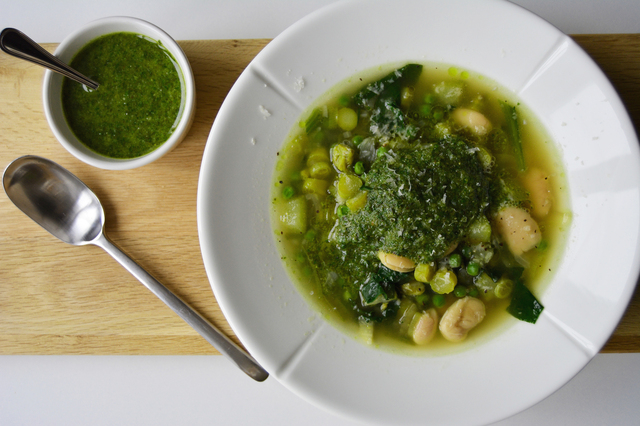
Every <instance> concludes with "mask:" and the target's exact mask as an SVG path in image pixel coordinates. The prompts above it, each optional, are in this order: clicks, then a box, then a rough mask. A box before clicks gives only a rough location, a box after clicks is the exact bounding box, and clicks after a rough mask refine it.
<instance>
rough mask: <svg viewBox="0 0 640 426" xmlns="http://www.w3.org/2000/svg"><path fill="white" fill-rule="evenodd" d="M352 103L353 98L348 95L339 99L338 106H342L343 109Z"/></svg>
mask: <svg viewBox="0 0 640 426" xmlns="http://www.w3.org/2000/svg"><path fill="white" fill-rule="evenodd" d="M350 102H351V98H350V97H349V96H347V95H342V96H340V97H339V98H338V104H339V105H340V106H343V107H345V106H348V105H349V103H350Z"/></svg>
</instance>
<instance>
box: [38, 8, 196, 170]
mask: <svg viewBox="0 0 640 426" xmlns="http://www.w3.org/2000/svg"><path fill="white" fill-rule="evenodd" d="M115 32H132V33H137V34H142V35H144V36H147V37H149V38H151V39H153V40H157V41H159V42H161V43H162V45H163V46H164V47H165V48H166V49H167V50H168V51H169V52H170V53H171V54H172V55H173V57H174V58H175V60H176V62H177V63H178V66H179V68H180V71H181V73H179V74H180V77H181V83H182V84H183V88H184V94H183V99H182V101H183V107H182V111H181V117H180V119H179V121H178V124H177V125H176V128H175V130H174V132H173V133H172V134H171V136H170V137H169V139H167V141H166V142H164V143H163V144H162V145H160V146H159V147H158V148H156V149H155V150H154V151H152V152H150V153H148V154H146V155H144V156H141V157H137V158H131V159H118V158H110V157H106V156H104V155H101V154H99V153H97V152H95V151H93V150H91V149H89V148H88V147H87V146H86V145H84V144H83V143H82V142H80V141H79V140H78V138H77V137H76V136H75V134H74V133H73V131H72V130H71V129H70V128H69V125H68V124H67V121H66V119H65V116H64V112H63V110H62V97H61V90H62V81H63V79H64V78H65V77H63V76H61V75H60V74H58V73H55V72H53V71H49V70H47V71H46V72H45V76H44V84H43V90H42V95H43V102H44V112H45V115H46V117H47V122H48V123H49V127H51V130H52V131H53V133H54V135H55V137H56V138H57V139H58V141H59V142H60V143H61V144H62V146H64V147H65V148H66V149H67V151H69V152H70V153H71V154H72V155H73V156H75V157H76V158H78V159H79V160H81V161H84V162H85V163H87V164H90V165H92V166H95V167H99V168H102V169H108V170H125V169H133V168H136V167H140V166H144V165H146V164H149V163H151V162H153V161H155V160H157V159H159V158H161V157H162V156H164V155H165V154H167V153H168V152H170V151H171V150H173V149H174V148H175V147H176V146H177V145H178V144H180V142H182V140H183V139H184V137H185V136H186V135H187V133H188V132H189V128H190V127H191V123H192V122H193V117H194V114H195V103H196V89H195V82H194V78H193V72H192V71H191V65H190V64H189V61H188V59H187V57H186V55H185V54H184V52H183V51H182V49H181V48H180V46H179V45H178V44H177V43H176V42H175V40H173V38H171V36H169V34H167V33H166V32H164V31H163V30H161V29H160V28H158V27H156V26H155V25H153V24H151V23H149V22H147V21H143V20H141V19H137V18H131V17H126V16H115V17H108V18H102V19H98V20H96V21H92V22H90V23H88V24H87V25H85V26H84V27H82V28H80V29H78V30H76V31H75V32H73V33H71V34H70V35H69V36H68V37H67V38H65V39H64V40H63V41H62V42H61V43H60V45H59V46H58V48H57V49H56V51H55V52H54V55H55V56H57V57H58V58H60V59H61V60H62V61H63V62H66V63H70V62H71V60H72V59H73V57H74V56H75V54H76V53H78V51H80V49H82V48H83V47H84V46H85V45H86V44H87V43H89V42H90V41H91V40H93V39H95V38H97V37H100V36H102V35H105V34H110V33H115Z"/></svg>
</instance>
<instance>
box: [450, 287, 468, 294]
mask: <svg viewBox="0 0 640 426" xmlns="http://www.w3.org/2000/svg"><path fill="white" fill-rule="evenodd" d="M453 294H454V295H455V296H456V297H465V296H466V295H467V288H466V287H465V286H462V285H457V286H456V288H454V289H453Z"/></svg>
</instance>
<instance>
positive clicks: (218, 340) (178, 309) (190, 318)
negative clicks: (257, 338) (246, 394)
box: [92, 233, 269, 382]
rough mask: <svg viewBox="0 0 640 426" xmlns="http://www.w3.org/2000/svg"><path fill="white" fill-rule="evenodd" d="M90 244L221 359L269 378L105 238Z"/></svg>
mask: <svg viewBox="0 0 640 426" xmlns="http://www.w3.org/2000/svg"><path fill="white" fill-rule="evenodd" d="M92 243H93V244H95V245H97V246H99V247H101V248H102V249H104V250H105V251H106V252H107V253H109V254H110V255H111V256H112V257H113V258H114V259H115V260H117V261H118V263H120V264H121V265H122V266H124V267H125V269H127V270H128V271H129V272H130V273H131V274H132V275H133V276H134V277H136V278H137V279H138V280H139V281H140V282H141V283H142V284H144V286H145V287H147V288H148V289H149V290H151V292H152V293H153V294H155V295H156V296H158V297H159V298H160V300H162V301H163V302H164V303H165V304H166V305H167V306H169V307H170V308H171V309H172V310H173V311H174V312H175V313H177V314H178V315H179V316H180V318H182V319H183V320H185V321H186V322H187V324H189V325H190V326H191V327H193V328H194V329H195V330H196V331H197V332H198V333H199V334H200V335H201V336H202V337H204V338H205V339H206V340H207V341H208V342H209V343H211V345H212V346H213V347H214V348H216V349H217V350H218V351H220V353H222V354H223V355H227V356H228V357H229V358H231V359H232V360H233V361H234V362H235V363H236V364H237V365H238V367H240V369H241V370H242V371H244V372H245V373H246V374H247V375H249V376H250V377H251V378H252V379H254V380H256V381H259V382H261V381H263V380H265V379H266V378H267V377H269V373H267V372H266V371H265V370H264V369H263V368H262V367H261V366H260V365H259V364H258V363H257V362H256V361H255V360H254V359H253V358H252V357H251V355H249V354H248V353H247V352H245V351H244V350H243V349H242V348H240V347H239V346H238V345H236V344H235V343H234V342H233V341H232V340H231V339H229V338H228V337H227V336H225V335H224V334H223V333H222V332H221V331H220V330H218V329H217V328H216V327H215V326H214V325H213V324H211V323H210V322H209V321H207V320H206V319H205V318H203V317H202V316H200V314H198V313H197V312H196V311H194V310H193V309H192V308H191V307H190V306H189V305H187V304H186V303H185V302H184V301H182V299H180V298H179V297H178V296H176V295H175V294H174V293H172V292H171V290H169V289H168V288H166V287H165V286H164V285H162V284H161V283H160V282H159V281H158V280H156V279H155V278H154V277H153V276H151V274H149V273H148V272H147V271H145V270H144V269H143V268H142V267H141V266H140V265H138V264H137V263H136V262H135V261H134V260H133V259H131V258H130V257H129V256H127V255H126V254H125V253H124V252H123V251H122V250H120V249H119V248H118V247H117V246H116V245H115V244H114V243H112V242H111V241H110V240H109V239H108V238H107V236H106V235H105V234H104V233H102V234H100V236H99V237H98V238H97V239H96V240H94V241H92Z"/></svg>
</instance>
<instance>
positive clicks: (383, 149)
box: [376, 146, 387, 158]
mask: <svg viewBox="0 0 640 426" xmlns="http://www.w3.org/2000/svg"><path fill="white" fill-rule="evenodd" d="M386 153H387V148H386V147H384V146H381V147H380V148H378V149H377V150H376V157H377V158H380V157H382V156H383V155H385V154H386Z"/></svg>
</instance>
